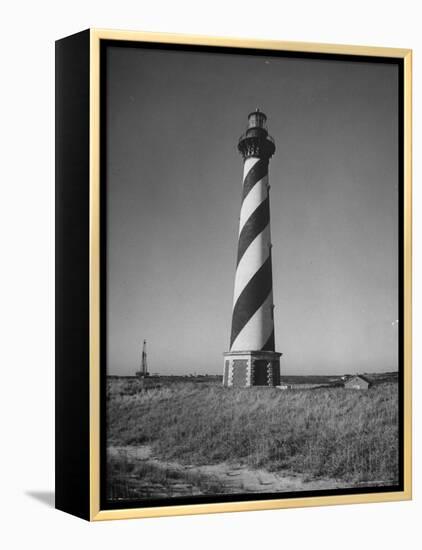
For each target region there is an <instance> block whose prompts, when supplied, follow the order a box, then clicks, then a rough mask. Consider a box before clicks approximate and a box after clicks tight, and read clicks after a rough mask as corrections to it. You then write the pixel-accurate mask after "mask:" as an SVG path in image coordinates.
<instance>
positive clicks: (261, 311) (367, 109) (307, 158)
mask: <svg viewBox="0 0 422 550" xmlns="http://www.w3.org/2000/svg"><path fill="white" fill-rule="evenodd" d="M56 120H57V121H56V228H57V229H56V243H57V244H56V303H57V307H56V319H57V321H56V326H57V328H56V507H57V508H59V509H60V510H63V511H66V512H69V513H71V514H74V515H76V516H79V517H82V518H84V519H88V520H106V519H117V518H134V517H152V516H165V515H179V514H200V513H214V512H227V511H241V510H262V509H274V508H286V507H300V506H315V505H328V504H347V503H360V502H381V501H392V500H406V499H410V498H411V51H410V50H407V49H396V48H375V47H363V46H342V45H328V44H307V43H292V42H273V41H258V40H246V39H232V38H230V39H226V38H210V37H198V36H185V35H171V34H150V33H142V32H122V31H111V30H92V29H91V30H86V31H83V32H81V33H79V34H76V35H73V36H70V37H67V38H64V39H62V40H59V41H57V43H56ZM270 200H271V204H270Z"/></svg>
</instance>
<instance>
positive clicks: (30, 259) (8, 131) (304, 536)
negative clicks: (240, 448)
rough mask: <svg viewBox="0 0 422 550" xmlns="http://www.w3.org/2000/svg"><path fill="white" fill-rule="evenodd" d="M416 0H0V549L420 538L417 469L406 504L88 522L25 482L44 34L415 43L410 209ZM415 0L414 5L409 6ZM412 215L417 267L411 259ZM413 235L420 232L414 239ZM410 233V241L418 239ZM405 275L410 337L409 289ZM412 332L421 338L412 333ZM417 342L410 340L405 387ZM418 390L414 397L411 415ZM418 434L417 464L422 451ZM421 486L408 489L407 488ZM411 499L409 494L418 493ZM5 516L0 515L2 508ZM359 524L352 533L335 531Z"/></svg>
mask: <svg viewBox="0 0 422 550" xmlns="http://www.w3.org/2000/svg"><path fill="white" fill-rule="evenodd" d="M417 4H418V3H417V2H416V1H415V2H412V1H409V0H402V2H397V1H396V2H391V1H389V0H383V1H378V0H377V1H372V2H370V1H368V0H354V1H353V2H342V1H340V0H337V1H332V2H331V1H328V0H313V1H309V2H306V1H304V0H296V1H294V0H292V1H290V2H287V3H286V2H283V1H281V0H278V1H277V0H275V1H271V0H261V1H260V2H257V1H250V0H237V1H233V2H231V3H230V2H228V1H227V0H223V1H221V0H213V1H209V2H207V3H206V4H205V5H204V4H203V3H202V2H200V1H188V0H179V1H172V0H156V1H155V2H152V1H150V2H143V3H142V2H139V1H138V2H130V1H128V0H119V1H114V2H110V1H109V0H102V1H100V0H92V1H90V2H89V1H86V0H85V1H82V0H73V1H72V2H60V1H59V2H58V1H56V2H47V1H43V0H38V1H37V2H29V1H26V2H22V1H18V0H15V1H14V2H11V1H9V2H5V3H3V4H2V7H1V12H2V13H1V20H2V32H1V34H0V40H1V42H2V44H1V46H2V47H1V50H0V51H1V58H2V66H1V75H2V77H1V83H0V94H1V96H2V99H1V101H0V132H1V134H2V145H1V151H2V153H3V155H2V161H1V163H0V185H1V196H2V199H1V201H0V209H1V210H0V224H1V227H0V235H1V259H2V263H1V270H0V277H1V279H2V284H1V285H0V289H1V296H0V304H1V306H0V310H1V313H2V331H1V334H2V345H1V347H0V365H1V367H2V380H1V381H2V384H1V387H2V395H1V399H0V408H1V410H0V418H1V420H2V431H1V440H0V441H1V446H2V451H1V453H0V457H1V461H2V463H4V464H2V466H1V470H0V471H1V474H2V476H1V477H2V482H1V497H0V506H1V508H2V511H1V514H2V516H1V518H2V522H1V523H2V528H1V529H0V541H1V539H5V538H6V537H10V541H9V543H8V544H6V545H4V547H5V548H17V547H21V545H23V544H26V545H28V547H31V548H34V547H35V548H56V547H57V548H63V549H67V548H72V549H74V548H75V546H76V547H80V548H88V547H89V546H88V545H90V546H91V547H93V546H94V545H95V546H98V547H100V548H102V549H105V548H116V547H117V548H125V547H126V546H127V547H130V548H140V547H141V546H142V547H143V548H149V547H151V548H166V547H167V546H168V547H169V548H197V546H198V544H199V545H200V546H201V547H205V548H214V547H217V548H218V547H220V548H223V547H228V546H229V544H230V545H236V546H237V545H238V544H242V547H243V548H262V546H263V545H264V544H266V543H268V544H276V545H277V546H280V547H283V548H288V547H291V548H298V547H299V548H311V549H313V548H324V549H327V550H328V549H331V548H340V547H341V548H342V550H347V549H349V548H353V549H355V548H356V546H357V545H359V546H360V547H362V548H372V547H374V548H375V547H377V548H382V549H383V550H386V549H390V548H391V549H393V548H394V549H395V550H396V548H397V547H402V548H404V547H406V548H409V549H412V548H416V547H418V539H420V538H421V535H420V526H419V524H418V521H419V522H420V516H421V512H422V506H421V497H420V494H419V493H420V477H419V476H418V472H416V475H415V494H416V497H415V500H414V501H413V502H409V503H391V504H380V505H358V506H343V507H340V506H338V507H330V508H315V509H302V510H284V511H273V512H259V513H243V514H231V515H214V516H202V517H184V518H169V519H159V520H143V521H133V520H130V521H124V522H112V523H104V524H95V525H89V524H87V523H84V522H82V521H81V520H77V519H75V518H72V517H70V516H67V515H65V514H62V513H60V512H57V511H55V510H53V509H52V508H51V507H48V506H46V505H45V504H42V503H41V502H40V501H39V500H38V499H36V498H33V497H31V496H29V495H28V492H37V491H39V492H48V491H51V490H52V489H53V468H54V464H53V456H54V455H53V406H54V396H53V322H54V319H53V305H54V302H53V299H54V297H53V283H54V279H53V275H54V268H53V259H54V256H53V244H54V234H53V229H54V226H53V209H54V191H53V181H54V119H53V117H54V95H53V94H54V44H53V42H54V40H55V39H57V38H60V37H62V36H65V35H68V34H71V33H74V32H76V31H79V30H81V29H84V28H87V27H89V26H97V27H112V28H123V29H135V30H147V31H168V32H180V33H195V34H209V35H213V34H215V35H223V36H224V35H226V36H244V37H254V38H267V39H279V40H280V39H281V40H298V41H317V42H338V43H350V44H368V45H381V46H397V47H409V48H414V49H415V59H414V71H415V79H414V97H415V98H416V101H415V107H414V117H415V133H414V151H415V155H414V157H415V158H414V168H415V172H414V182H415V184H414V187H415V189H414V199H415V208H416V209H417V208H418V207H419V210H420V208H421V204H420V203H421V191H420V187H419V185H418V182H419V180H420V157H419V154H418V153H419V152H420V150H421V139H420V138H421V134H420V132H421V130H420V124H419V123H420V107H419V106H420V101H418V99H419V98H418V96H419V97H420V92H421V90H420V88H421V69H422V62H421V53H420V52H421V51H422V48H421V32H420V18H419V17H418V16H419V14H418V9H417ZM419 4H420V3H419ZM421 233H422V221H421V216H419V217H418V216H415V231H414V239H415V241H416V244H415V252H414V265H415V272H416V273H419V271H420V269H418V268H420V263H421V254H420V250H421V242H420V238H421ZM418 238H419V239H418ZM418 240H419V242H418ZM418 290H419V288H418V284H417V281H415V308H414V312H415V327H416V328H415V334H417V332H418V329H419V332H420V327H421V318H420V317H421V316H420V308H419V307H418V306H419V305H420V294H419V293H418ZM419 341H420V339H419ZM420 362H421V346H420V343H419V342H418V339H417V338H416V337H415V360H414V387H415V388H416V391H415V394H416V396H417V391H418V390H417V388H420V381H421V376H420V368H419V367H420ZM420 402H421V400H420V399H415V404H414V409H415V419H416V422H415V424H417V423H418V421H420V413H421V405H420ZM420 454H421V453H420V437H418V438H415V463H417V462H418V460H420ZM418 489H419V490H418ZM418 497H419V498H418ZM5 514H6V516H8V517H7V518H6V517H5ZM351 521H353V522H355V523H356V524H358V525H359V529H358V530H357V531H356V534H355V535H354V534H353V532H351V531H350V530H347V535H346V536H345V532H346V531H345V529H346V526H347V525H348V524H350V522H351Z"/></svg>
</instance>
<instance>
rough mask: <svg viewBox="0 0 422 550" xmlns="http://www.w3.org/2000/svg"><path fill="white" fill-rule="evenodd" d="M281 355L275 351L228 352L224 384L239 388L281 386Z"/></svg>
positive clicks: (225, 356)
mask: <svg viewBox="0 0 422 550" xmlns="http://www.w3.org/2000/svg"><path fill="white" fill-rule="evenodd" d="M281 355H282V354H281V353H277V352H275V351H228V352H226V353H225V354H224V371H223V386H225V387H237V388H248V387H251V386H279V385H280V357H281Z"/></svg>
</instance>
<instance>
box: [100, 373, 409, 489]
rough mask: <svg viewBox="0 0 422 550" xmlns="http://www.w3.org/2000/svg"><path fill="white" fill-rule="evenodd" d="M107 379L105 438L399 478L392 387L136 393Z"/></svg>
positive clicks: (161, 449)
mask: <svg viewBox="0 0 422 550" xmlns="http://www.w3.org/2000/svg"><path fill="white" fill-rule="evenodd" d="M134 382H135V381H133V383H132V384H131V385H130V384H129V386H130V388H129V387H126V388H125V391H122V387H121V384H122V382H121V381H114V382H112V383H110V386H109V394H108V407H107V408H108V443H109V444H110V445H119V446H124V445H142V444H150V445H151V446H152V448H153V450H154V453H155V454H157V455H158V456H159V457H160V458H162V459H165V460H173V461H179V462H182V463H190V464H212V463H219V462H223V461H227V462H233V463H239V462H241V463H243V464H247V465H248V466H250V467H261V468H266V469H268V470H272V471H280V470H289V471H294V472H297V473H303V474H306V475H308V476H310V477H318V476H324V477H333V478H338V479H344V480H350V481H353V482H367V481H377V482H379V481H382V482H385V483H392V482H396V481H397V477H398V403H397V401H398V395H397V384H394V383H393V384H381V385H378V386H375V387H373V388H371V389H370V390H368V391H362V392H359V391H350V390H349V391H347V390H344V389H343V388H324V389H317V390H298V391H284V392H282V391H280V390H277V389H269V388H262V389H260V388H253V389H250V390H233V389H224V388H222V387H220V386H218V385H216V384H195V383H189V382H185V383H180V384H175V385H174V386H171V385H168V386H167V387H162V388H160V389H153V390H150V391H147V392H142V393H136V391H134V390H133V388H134V387H136V384H135V383H134Z"/></svg>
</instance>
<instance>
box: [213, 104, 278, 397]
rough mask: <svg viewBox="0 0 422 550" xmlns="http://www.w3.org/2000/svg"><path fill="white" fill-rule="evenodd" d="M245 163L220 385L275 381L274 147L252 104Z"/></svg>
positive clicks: (244, 140)
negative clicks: (270, 170)
mask: <svg viewBox="0 0 422 550" xmlns="http://www.w3.org/2000/svg"><path fill="white" fill-rule="evenodd" d="M238 149H239V152H240V153H241V155H242V157H243V160H244V164H243V192H242V206H241V210H240V222H239V239H238V251H237V266H236V276H235V283H234V298H233V312H232V327H231V337H230V351H228V352H226V353H224V371H223V384H224V386H238V387H248V386H277V385H279V384H280V356H281V353H277V352H276V351H275V343H274V312H273V309H274V304H273V283H272V264H271V247H272V245H271V232H270V198H269V189H270V186H269V183H268V164H269V160H270V158H271V157H272V156H273V154H274V152H275V144H274V140H273V138H272V137H271V136H269V135H268V131H267V117H266V116H265V114H264V113H262V112H261V111H260V110H259V109H256V111H254V112H253V113H251V114H250V115H249V117H248V128H247V130H246V133H245V134H244V135H242V136H241V138H240V140H239V145H238Z"/></svg>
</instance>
